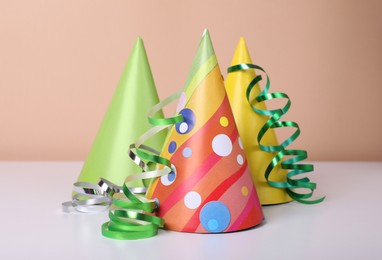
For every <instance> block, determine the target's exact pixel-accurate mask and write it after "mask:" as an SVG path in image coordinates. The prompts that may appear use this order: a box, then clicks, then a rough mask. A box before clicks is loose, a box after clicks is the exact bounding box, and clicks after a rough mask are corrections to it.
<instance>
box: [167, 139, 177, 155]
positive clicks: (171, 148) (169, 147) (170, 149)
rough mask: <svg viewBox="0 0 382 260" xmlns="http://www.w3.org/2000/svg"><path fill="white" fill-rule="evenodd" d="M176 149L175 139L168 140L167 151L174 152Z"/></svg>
mask: <svg viewBox="0 0 382 260" xmlns="http://www.w3.org/2000/svg"><path fill="white" fill-rule="evenodd" d="M175 150H176V143H175V141H172V142H170V144H169V145H168V152H169V153H174V152H175Z"/></svg>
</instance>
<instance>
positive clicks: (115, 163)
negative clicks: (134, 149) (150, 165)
mask: <svg viewBox="0 0 382 260" xmlns="http://www.w3.org/2000/svg"><path fill="white" fill-rule="evenodd" d="M158 102H159V98H158V94H157V91H156V88H155V84H154V80H153V76H152V74H151V69H150V65H149V63H148V60H147V55H146V50H145V47H144V45H143V41H142V39H141V38H140V37H138V39H137V40H136V43H135V46H134V48H133V50H132V52H131V54H130V57H129V60H128V62H127V65H126V67H125V70H124V72H123V74H122V77H121V79H120V82H119V84H118V87H117V89H116V90H115V93H114V96H113V98H112V100H111V103H110V105H109V108H108V110H107V112H106V114H105V116H104V119H103V121H102V123H101V127H100V129H99V130H98V133H97V136H96V138H95V140H94V143H93V146H92V148H91V150H90V153H89V155H88V157H87V159H86V161H85V164H84V167H83V169H82V171H81V174H80V176H79V178H78V181H86V182H92V183H95V182H97V181H98V179H99V178H100V177H103V178H104V179H107V180H109V181H111V182H112V183H114V184H117V185H122V184H123V182H124V180H125V178H126V176H128V175H129V174H132V173H136V172H139V171H140V168H139V167H138V166H137V165H136V164H135V163H134V162H133V161H132V160H130V158H129V156H128V149H129V145H130V144H131V143H133V142H134V141H136V139H137V138H138V137H139V136H140V135H141V134H143V133H144V132H145V131H147V130H148V129H149V128H150V124H149V123H148V122H147V117H146V114H147V112H148V111H149V109H150V108H151V107H152V106H154V105H155V104H156V103H158ZM158 113H160V114H161V113H162V112H161V111H160V112H158ZM158 115H159V114H158ZM161 115H162V114H161ZM159 116H160V115H159ZM162 116H163V115H162ZM165 136H166V133H165V132H163V131H162V132H161V133H158V135H156V136H155V137H154V138H151V139H150V141H148V142H147V144H148V145H150V146H151V147H153V148H156V149H159V150H161V148H162V145H163V142H164V138H165ZM142 184H143V183H142V181H141V180H137V181H135V182H133V183H132V186H134V185H135V186H142Z"/></svg>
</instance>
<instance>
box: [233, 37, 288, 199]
mask: <svg viewBox="0 0 382 260" xmlns="http://www.w3.org/2000/svg"><path fill="white" fill-rule="evenodd" d="M241 63H252V61H251V57H250V56H249V52H248V49H247V46H246V44H245V41H244V39H243V38H241V39H240V41H239V44H238V46H237V48H236V51H235V55H234V57H233V60H232V64H231V65H232V66H234V65H237V64H241ZM255 76H256V73H255V71H254V70H252V69H251V70H246V71H236V72H232V73H229V74H228V75H227V79H226V81H225V85H226V90H227V94H228V97H229V101H230V104H231V107H232V111H233V114H234V116H235V120H236V124H237V127H238V130H239V133H240V136H241V138H242V141H243V146H244V150H245V154H246V156H247V158H248V164H249V168H250V170H251V174H252V178H253V181H254V183H255V186H256V189H257V192H258V195H259V199H260V202H261V204H262V205H268V204H278V203H284V202H288V201H291V200H292V199H291V198H290V197H289V196H288V194H287V192H286V191H285V189H279V188H273V187H271V186H269V184H268V183H267V181H266V179H265V177H264V173H265V170H266V168H267V167H268V165H269V164H270V162H271V160H272V159H273V157H274V155H275V153H269V152H264V151H261V150H260V148H259V144H258V141H257V135H258V133H259V131H260V129H261V128H262V127H263V126H264V124H265V123H266V122H267V119H268V117H266V116H263V115H259V114H257V113H255V112H254V111H253V110H252V109H251V107H250V106H249V104H248V102H247V100H246V90H247V87H248V85H249V83H250V82H251V80H252V79H253V78H254V77H255ZM259 93H260V87H259V86H258V85H256V86H255V87H254V89H253V90H252V93H251V99H252V98H253V97H255V96H257V95H258V94H259ZM258 107H259V108H260V109H266V107H265V104H264V102H262V103H260V104H258ZM268 131H269V133H267V135H265V136H264V137H263V144H266V145H267V144H268V145H277V144H278V141H277V138H276V134H275V132H274V131H273V129H269V130H268ZM287 173H288V172H287V171H286V170H284V169H281V168H280V165H278V166H277V168H276V169H274V173H273V174H272V175H271V178H270V180H272V181H278V182H279V181H285V180H286V174H287Z"/></svg>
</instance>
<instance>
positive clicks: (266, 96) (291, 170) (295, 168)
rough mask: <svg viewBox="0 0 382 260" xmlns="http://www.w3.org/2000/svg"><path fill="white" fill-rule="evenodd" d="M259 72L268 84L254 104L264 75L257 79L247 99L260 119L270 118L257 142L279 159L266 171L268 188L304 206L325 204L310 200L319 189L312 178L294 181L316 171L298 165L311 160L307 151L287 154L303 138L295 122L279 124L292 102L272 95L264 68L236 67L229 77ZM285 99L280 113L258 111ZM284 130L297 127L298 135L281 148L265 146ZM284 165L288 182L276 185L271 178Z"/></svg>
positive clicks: (261, 147) (295, 151) (266, 110)
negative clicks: (261, 106)
mask: <svg viewBox="0 0 382 260" xmlns="http://www.w3.org/2000/svg"><path fill="white" fill-rule="evenodd" d="M249 69H257V70H260V71H262V72H264V73H265V75H266V83H265V87H264V89H263V90H262V91H261V92H260V94H259V95H258V96H257V97H255V98H254V99H253V100H250V94H251V91H252V90H253V88H254V87H255V85H256V84H257V83H258V82H260V81H261V80H262V77H261V75H257V76H256V77H255V78H254V79H253V80H252V81H251V82H250V83H249V85H248V87H247V90H246V98H247V101H248V103H249V105H250V106H251V108H252V110H253V111H254V112H256V113H258V114H260V115H263V116H268V117H269V119H268V121H267V122H266V123H265V124H264V126H263V127H262V128H261V130H260V132H259V133H258V135H257V141H258V143H259V147H260V149H261V150H262V151H264V152H270V153H273V152H277V153H276V155H275V157H274V158H273V159H272V161H271V163H270V164H269V165H268V167H267V169H266V170H265V173H264V176H265V179H266V181H267V182H268V184H269V185H270V186H272V187H275V188H281V189H283V188H284V189H286V192H287V193H288V195H289V196H290V197H291V198H292V199H294V200H296V201H298V202H300V203H303V204H316V203H320V202H322V201H323V200H324V199H325V197H322V198H319V199H315V200H309V199H310V198H311V197H312V196H313V192H314V190H315V189H316V183H313V182H311V181H310V179H309V178H308V177H303V178H300V179H296V178H292V177H295V176H297V175H300V174H304V173H308V172H312V171H313V170H314V167H313V165H312V164H297V163H298V162H300V161H303V160H305V159H306V158H307V157H308V153H307V152H306V151H305V150H287V149H286V148H287V146H288V145H290V144H291V143H292V142H293V141H294V140H296V139H297V137H298V136H299V135H300V127H299V126H298V124H297V123H296V122H293V121H279V120H280V119H281V118H282V117H283V116H284V115H285V114H286V113H287V112H288V110H289V108H290V106H291V101H290V99H289V97H288V95H286V94H284V93H281V92H274V93H268V92H269V88H270V80H269V76H268V74H267V73H266V71H265V70H264V69H263V68H261V67H260V66H257V65H254V64H247V63H242V64H238V65H234V66H231V67H229V68H228V73H231V72H235V71H239V70H249ZM280 98H285V99H287V102H286V104H285V106H284V107H283V108H279V109H271V110H268V109H264V110H263V109H259V108H256V104H258V103H261V102H265V101H267V100H272V99H280ZM284 127H293V128H295V129H296V131H295V132H294V133H293V134H292V135H291V136H290V137H288V138H287V139H286V140H285V141H284V142H282V143H281V144H279V145H264V144H262V143H261V141H262V139H263V137H264V136H265V134H266V132H267V131H268V130H269V129H271V128H284ZM285 156H291V157H292V158H289V159H286V160H283V159H284V157H285ZM280 162H281V168H283V169H286V170H288V173H287V176H286V181H285V182H275V181H271V180H269V176H270V174H271V173H272V170H273V169H274V168H275V167H276V166H277V165H278V164H279V163H280ZM299 188H303V189H308V190H310V192H307V193H299V192H297V191H294V190H295V189H299Z"/></svg>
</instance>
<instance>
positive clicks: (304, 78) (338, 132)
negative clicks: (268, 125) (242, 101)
mask: <svg viewBox="0 0 382 260" xmlns="http://www.w3.org/2000/svg"><path fill="white" fill-rule="evenodd" d="M381 13H382V2H381V1H377V0H376V1H370V0H369V1H346V0H337V1H333V0H331V1H329V0H321V1H303V0H301V1H283V0H279V1H253V0H248V1H238V0H235V1H232V0H230V1H223V0H213V1H211V0H210V1H196V0H193V1H175V0H174V1H122V0H120V1H115V0H114V1H104V0H81V1H78V0H66V1H56V0H45V1H43V0H34V1H28V0H22V1H17V0H15V1H1V2H0V35H1V36H0V122H1V123H0V160H83V159H84V158H85V156H86V154H87V152H88V151H89V148H90V145H91V143H92V140H93V138H94V136H95V134H96V131H97V128H98V126H99V123H100V121H101V119H102V117H103V114H104V112H105V110H106V108H107V105H108V103H109V101H110V98H111V96H112V94H113V92H114V89H115V86H116V85H117V82H118V80H119V76H120V73H121V71H122V69H123V67H124V65H125V63H126V61H127V57H128V54H129V52H130V50H131V48H132V45H133V44H134V41H135V38H136V36H137V35H140V36H142V37H143V39H144V41H145V45H146V50H147V53H148V55H149V59H150V63H151V67H152V71H153V74H154V78H155V80H156V83H157V87H158V92H159V95H160V97H161V98H162V99H163V98H165V97H166V96H168V95H169V94H171V93H172V92H174V91H175V90H177V89H179V88H181V87H182V86H183V83H184V82H185V78H186V76H187V73H188V70H189V69H190V66H191V62H192V59H193V56H194V53H195V51H196V48H197V44H198V42H199V39H200V37H201V34H202V32H203V29H204V28H209V30H210V33H211V37H212V40H213V42H214V47H215V51H216V54H217V57H218V60H219V64H220V67H221V69H222V71H223V74H225V69H226V67H227V66H228V65H229V64H230V61H231V58H232V55H233V52H234V49H235V47H236V44H237V41H238V39H239V37H240V36H243V37H245V38H246V40H247V43H248V47H249V49H250V52H251V56H252V59H253V61H254V62H255V63H256V64H259V65H261V66H262V67H264V68H265V69H266V70H267V71H268V73H269V75H270V77H271V81H272V84H273V87H272V90H273V91H283V92H286V93H288V95H289V96H290V97H291V99H292V108H291V110H290V112H289V113H288V114H287V116H286V118H285V119H290V120H294V121H297V122H298V123H299V124H300V127H301V129H302V135H301V136H300V138H299V139H298V141H297V142H296V143H295V145H294V147H295V148H301V149H307V150H308V151H309V158H310V159H311V160H382V148H381V146H382V137H381V136H380V135H381V134H380V133H381V130H380V129H381V128H382V117H381V116H380V113H381V112H382V102H381V101H380V100H379V99H380V98H381V96H382V85H381V70H382V15H381Z"/></svg>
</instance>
